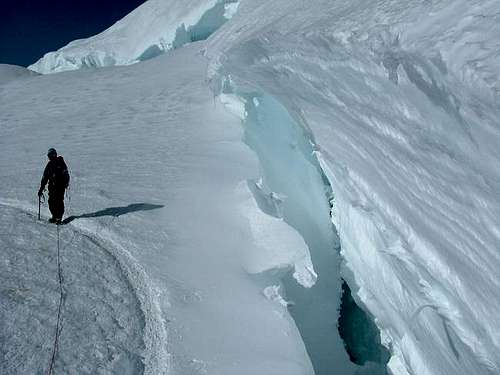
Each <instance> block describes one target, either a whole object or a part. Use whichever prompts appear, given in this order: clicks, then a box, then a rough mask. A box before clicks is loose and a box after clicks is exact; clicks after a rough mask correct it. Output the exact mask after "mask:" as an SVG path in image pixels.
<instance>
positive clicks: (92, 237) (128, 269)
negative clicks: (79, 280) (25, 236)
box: [0, 199, 170, 375]
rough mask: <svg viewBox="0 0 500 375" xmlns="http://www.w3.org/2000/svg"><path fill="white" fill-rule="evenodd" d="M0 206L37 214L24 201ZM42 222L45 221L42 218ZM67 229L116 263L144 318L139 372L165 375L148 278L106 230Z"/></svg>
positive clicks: (162, 331) (161, 331)
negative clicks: (74, 232)
mask: <svg viewBox="0 0 500 375" xmlns="http://www.w3.org/2000/svg"><path fill="white" fill-rule="evenodd" d="M0 205H4V206H7V207H11V208H16V209H18V210H21V211H25V212H29V213H31V214H32V215H33V217H35V215H36V214H37V211H36V210H35V207H33V206H32V205H30V204H29V203H27V202H20V201H15V200H11V199H0ZM44 220H46V218H44ZM70 226H71V229H72V230H74V231H76V232H77V233H79V234H80V235H81V236H83V237H85V238H87V239H88V240H89V241H90V242H92V243H94V244H95V245H97V246H98V247H99V248H101V249H102V250H104V251H105V252H107V253H109V254H110V255H111V256H112V257H113V258H114V259H115V260H116V261H117V263H118V265H119V268H120V270H121V271H122V273H123V275H124V276H125V277H126V279H127V280H128V282H129V283H130V286H131V287H132V290H133V292H134V294H135V296H136V298H137V300H138V301H139V303H140V308H141V311H142V314H143V318H144V327H143V332H142V335H143V341H144V345H145V348H144V352H143V353H142V355H143V357H144V358H143V362H144V370H143V373H144V374H145V375H153V374H167V373H168V371H169V361H170V359H169V354H168V351H167V348H166V343H167V332H166V327H165V325H164V321H163V318H162V316H161V309H160V307H159V302H158V297H157V294H158V293H157V292H156V291H155V287H154V286H153V285H152V283H151V281H150V280H149V278H148V276H147V275H146V273H145V272H144V270H143V269H141V267H140V265H139V264H138V263H137V261H136V260H135V259H134V258H133V257H132V255H131V254H130V253H129V252H128V251H127V250H126V249H124V248H123V247H122V246H120V245H119V244H118V242H116V241H114V240H113V236H115V234H113V232H112V230H111V229H110V228H105V227H101V228H93V226H92V225H89V223H82V222H75V223H73V224H70ZM63 228H64V227H63ZM97 233H98V234H97ZM72 241H73V240H72ZM69 262H71V260H69ZM124 370H125V369H124ZM129 370H130V369H129ZM129 370H127V371H129ZM115 371H116V369H115Z"/></svg>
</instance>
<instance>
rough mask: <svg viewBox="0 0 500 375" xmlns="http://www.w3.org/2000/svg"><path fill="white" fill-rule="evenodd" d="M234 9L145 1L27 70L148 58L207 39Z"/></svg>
mask: <svg viewBox="0 0 500 375" xmlns="http://www.w3.org/2000/svg"><path fill="white" fill-rule="evenodd" d="M237 7H238V1H235V0H188V1H179V0H149V1H147V2H145V3H144V4H142V5H141V6H139V7H138V8H137V9H135V10H134V11H133V12H131V13H130V14H128V15H127V16H126V17H124V18H123V19H121V20H120V21H118V22H116V23H115V24H114V25H112V26H111V27H110V28H108V29H106V30H105V31H103V32H102V33H100V34H98V35H95V36H93V37H90V38H87V39H80V40H75V41H73V42H71V43H69V44H68V45H67V46H65V47H63V48H61V49H59V50H58V51H54V52H49V53H47V54H45V55H44V56H43V57H42V58H41V59H40V60H38V61H37V62H36V63H34V64H33V65H30V66H29V67H28V68H29V69H31V70H33V71H36V72H39V73H42V74H48V73H57V72H62V71H67V70H76V69H81V68H96V67H103V66H113V65H129V64H133V63H135V62H138V61H143V60H147V59H150V58H153V57H155V56H158V55H159V54H162V53H164V52H165V51H168V50H170V49H173V48H177V47H180V46H182V45H183V44H185V43H188V42H191V41H196V40H201V39H206V38H207V37H208V36H210V35H211V34H212V33H213V32H214V31H215V30H217V29H218V28H219V27H220V26H221V25H222V24H224V23H225V22H226V21H227V20H228V19H230V18H231V17H232V16H233V15H234V13H235V12H236V9H237Z"/></svg>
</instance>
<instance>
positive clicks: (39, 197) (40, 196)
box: [38, 194, 45, 220]
mask: <svg viewBox="0 0 500 375" xmlns="http://www.w3.org/2000/svg"><path fill="white" fill-rule="evenodd" d="M42 198H43V199H44V200H45V197H44V195H43V194H42V195H39V196H38V220H40V206H41V205H42Z"/></svg>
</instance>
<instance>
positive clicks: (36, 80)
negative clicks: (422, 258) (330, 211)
mask: <svg viewBox="0 0 500 375" xmlns="http://www.w3.org/2000/svg"><path fill="white" fill-rule="evenodd" d="M201 47H202V45H193V46H192V47H187V48H186V47H185V48H182V49H179V50H178V51H176V53H175V54H171V55H165V56H161V57H158V58H157V59H153V60H149V61H147V62H143V63H141V64H136V65H132V66H126V67H115V68H112V69H102V70H92V71H89V70H82V71H76V72H65V73H60V74H54V75H48V76H37V77H32V78H25V79H22V80H14V81H11V82H9V83H7V84H5V85H4V86H3V87H2V88H3V91H2V100H1V101H0V123H1V124H2V126H1V127H0V132H1V133H0V144H1V151H0V153H1V155H2V156H1V158H0V176H1V177H0V179H1V181H2V184H3V190H2V202H4V203H5V202H7V203H8V202H14V204H15V205H16V206H19V205H21V206H28V207H31V208H30V210H31V211H34V210H35V209H36V199H35V198H36V189H37V185H38V183H39V179H40V175H41V173H42V170H43V167H44V163H45V160H44V159H45V152H46V148H47V147H51V146H55V147H57V148H58V150H59V152H60V153H61V154H62V155H63V156H64V157H65V159H66V161H67V163H68V166H69V168H70V172H71V174H72V187H71V201H70V202H69V203H68V201H67V202H66V203H67V215H69V216H76V218H75V219H74V220H73V221H71V223H70V224H67V225H66V226H63V227H62V228H61V231H62V234H63V237H62V239H61V240H62V244H63V246H66V243H67V241H68V240H69V239H70V238H71V235H72V233H73V232H74V231H75V229H74V228H75V227H76V228H81V227H82V226H83V227H84V228H83V229H85V231H86V233H87V232H88V233H89V236H90V237H89V238H91V239H92V240H95V241H97V242H98V243H103V244H106V245H104V246H103V247H104V248H105V249H108V251H109V249H116V252H114V251H113V252H110V253H108V255H107V258H106V259H108V260H107V261H108V262H111V263H114V264H115V265H116V264H117V263H116V262H118V264H120V267H118V269H117V272H116V275H114V274H112V273H111V272H109V274H107V275H102V273H103V271H99V270H98V269H96V270H95V273H96V274H95V275H93V276H94V279H95V280H96V281H92V280H94V279H92V280H88V283H89V284H87V281H86V283H82V282H78V281H75V282H71V283H70V280H72V279H70V278H69V277H70V275H75V276H74V277H76V275H77V274H78V273H79V272H81V270H80V269H81V267H83V264H84V263H82V262H83V261H81V260H79V259H80V258H74V257H72V256H70V255H71V253H66V252H64V253H63V254H64V264H63V272H64V274H65V275H68V278H66V279H65V288H66V291H67V295H68V300H69V299H70V298H72V297H71V296H74V297H75V298H76V296H77V295H78V293H79V291H81V293H84V294H85V293H94V290H95V292H96V293H97V292H99V290H100V288H101V286H100V285H99V283H100V282H99V281H97V280H99V278H102V277H109V278H110V279H111V280H112V283H114V284H115V285H116V286H115V287H114V288H115V289H116V293H118V294H120V293H121V294H123V293H125V290H124V289H125V288H126V285H127V284H128V285H131V286H132V287H133V288H132V290H131V291H130V292H128V293H129V294H130V297H129V298H131V299H135V300H136V301H138V303H136V306H137V305H138V307H139V308H140V314H138V313H137V312H134V311H127V312H126V313H127V314H131V316H132V317H134V319H136V320H137V319H139V321H140V319H141V316H143V317H144V318H143V319H144V320H145V321H146V325H145V326H144V328H143V329H142V331H141V330H139V331H136V330H134V334H135V335H136V336H137V335H138V336H139V337H138V338H137V340H139V339H140V340H139V341H138V344H137V345H136V346H135V347H133V350H131V351H130V352H128V351H127V350H126V348H125V347H123V348H121V349H120V350H121V351H120V350H118V349H117V352H118V353H121V352H125V353H128V354H127V356H125V358H129V357H131V358H142V360H143V362H144V363H143V366H144V368H145V373H147V374H162V373H167V372H168V371H171V372H172V373H182V374H198V373H199V374H202V373H209V374H214V373H218V374H234V373H238V374H255V373H262V374H276V375H279V374H282V373H283V371H285V372H286V373H287V374H311V373H313V371H312V368H311V364H310V361H309V358H308V356H307V353H306V351H305V348H304V345H303V343H302V340H301V338H300V335H299V333H298V331H297V328H296V327H295V324H294V322H293V320H292V319H291V317H290V316H289V315H288V313H287V312H286V308H285V307H284V306H281V305H279V304H276V303H275V302H273V301H269V300H268V299H267V298H266V297H265V295H264V294H263V290H264V289H265V288H266V287H267V286H270V285H275V284H276V279H275V277H272V276H271V275H262V276H259V279H258V281H256V280H254V278H253V277H252V276H250V275H249V274H248V273H247V272H246V271H245V269H244V264H245V259H246V260H248V262H253V260H252V254H254V253H256V254H258V252H259V251H261V248H258V245H256V244H255V243H256V242H258V241H260V239H259V238H255V237H253V234H252V229H251V227H250V225H249V223H248V219H247V217H245V216H244V215H243V214H242V212H241V208H242V206H241V204H242V203H243V202H242V201H241V195H240V193H238V186H239V184H240V183H241V182H242V181H245V180H247V179H252V178H256V177H258V168H257V163H256V160H255V158H254V157H253V153H252V152H251V151H250V150H249V149H248V148H247V147H246V146H245V145H244V144H243V143H242V142H241V136H242V134H241V124H240V120H238V119H237V118H236V117H234V116H232V115H231V114H229V113H227V111H226V110H225V109H224V106H223V105H222V104H217V103H215V105H214V102H213V97H212V94H211V93H210V90H209V88H208V87H207V86H206V84H205V80H204V79H205V73H206V62H205V60H204V58H203V57H202V56H201V54H200V53H199V49H200V48H201ZM48 92H49V93H50V95H47V93H48ZM14 160H15V163H16V165H23V173H18V172H17V169H16V167H13V164H12V163H13V162H14ZM248 198H250V197H248V196H247V197H246V198H245V199H248ZM4 203H2V204H4ZM142 203H147V204H154V205H161V206H163V207H161V208H156V209H151V210H142V209H140V208H139V209H138V210H137V211H135V210H133V209H132V210H130V208H129V209H127V207H129V205H130V204H142ZM2 207H4V206H2ZM9 207H11V206H7V207H6V208H5V209H4V208H2V214H1V215H2V222H3V223H6V224H3V225H2V235H1V237H2V240H3V241H11V240H12V241H23V242H24V243H25V245H23V246H21V247H19V251H18V254H22V256H23V257H22V258H12V257H10V256H9V255H10V254H11V252H5V251H2V252H1V254H0V259H1V262H11V263H14V264H16V263H19V262H20V260H21V259H23V262H24V264H27V265H29V266H30V267H31V268H33V269H35V270H39V272H41V273H43V277H44V279H51V280H57V279H56V277H57V275H56V274H55V273H54V268H53V267H54V265H53V264H51V268H50V269H43V268H41V267H42V264H40V265H39V266H38V265H37V262H36V260H37V259H38V258H43V257H45V258H46V259H45V260H46V262H50V261H52V260H53V259H54V258H53V257H54V254H55V248H54V246H55V241H54V234H55V230H56V229H55V227H53V226H49V225H48V224H43V225H40V224H39V223H37V221H36V220H35V218H34V217H31V218H25V214H24V213H23V211H16V210H12V209H10V208H9ZM110 207H111V208H113V207H115V209H108V210H106V209H107V208H110ZM132 207H134V206H132ZM117 209H118V211H120V212H123V214H122V215H120V216H117V217H114V216H112V212H116V210H117ZM42 210H43V211H42V213H43V216H44V219H46V218H47V214H48V213H47V207H46V206H42ZM103 210H104V212H103ZM128 210H130V212H128V213H127V211H128ZM82 215H83V217H78V216H82ZM255 215H256V218H257V220H267V219H266V215H265V214H263V213H259V215H260V217H259V216H257V214H255ZM24 218H25V219H24ZM272 220H273V221H275V219H272ZM276 225H279V226H280V227H281V230H282V232H283V233H282V234H281V235H280V236H278V235H276V236H274V244H275V245H279V243H278V241H282V240H286V241H287V243H290V244H294V243H297V245H294V246H297V251H298V250H300V251H301V252H306V251H307V249H306V248H304V247H303V246H304V244H303V242H300V237H298V235H296V234H295V233H294V232H293V231H292V230H290V229H289V228H287V229H285V226H286V225H285V224H284V223H282V222H279V223H276ZM9 226H16V228H17V229H16V231H15V232H12V231H9V230H8V229H7V228H8V227H9ZM35 230H36V232H35V234H34V235H31V234H30V233H32V232H34V231H35ZM77 230H79V229H77ZM16 233H18V234H16ZM42 236H43V237H44V240H43V241H41V240H40V237H42ZM287 236H290V239H288V237H287ZM75 241H77V242H74V243H73V245H72V246H74V247H72V248H71V249H72V251H82V252H83V253H82V254H84V253H87V254H93V253H92V248H88V247H87V242H88V241H85V240H80V239H78V238H77V239H76V240H75ZM44 244H45V246H46V252H44V253H43V254H39V253H37V254H36V256H35V255H34V254H33V255H32V254H31V253H33V252H40V250H39V249H40V247H41V246H44ZM299 245H300V249H299V248H298V246H299ZM266 246H269V247H273V236H272V233H270V234H269V238H268V239H267V241H266ZM79 249H81V250H79ZM66 251H67V250H66ZM44 254H45V255H44ZM126 254H129V256H126ZM90 256H91V255H89V256H87V258H90ZM100 257H101V255H100V254H95V259H89V260H88V261H89V265H92V264H94V263H97V262H103V261H104V260H100ZM123 257H125V258H126V259H129V260H130V262H128V261H126V262H125V263H126V264H129V263H132V264H133V265H134V267H135V268H136V269H138V270H139V271H140V272H139V271H138V273H137V278H135V277H134V278H130V277H128V276H127V273H120V272H119V270H120V269H123V266H122V262H121V260H120V259H121V258H123ZM113 259H115V260H113ZM286 262H287V263H288V264H290V265H292V264H293V260H288V261H286ZM254 263H255V262H254ZM2 264H3V263H2ZM268 266H269V267H272V265H271V263H269V262H268ZM279 266H281V264H275V267H279ZM39 267H40V268H39ZM9 270H10V273H4V272H2V274H1V276H0V278H1V279H2V281H1V282H0V285H2V290H4V289H6V288H14V286H8V287H7V286H6V287H4V285H7V284H6V283H5V277H9V280H12V281H11V282H10V283H11V284H13V285H18V286H16V287H17V288H19V287H22V285H23V282H22V280H24V279H27V280H28V281H29V282H30V283H32V284H34V283H36V279H34V275H35V274H36V272H35V273H32V274H28V275H26V274H25V270H26V268H25V267H22V266H21V265H18V266H17V268H12V267H11V268H9ZM71 277H73V276H71ZM127 279H128V280H129V281H128V282H126V280H127ZM135 279H136V280H137V281H136V282H133V281H134V280H135ZM120 280H122V281H121V282H120ZM131 280H132V281H131ZM136 285H144V286H148V288H147V289H144V288H142V289H141V288H136V287H135V286H136ZM47 288H52V289H51V291H50V293H55V292H56V291H57V285H56V284H55V282H52V283H51V284H49V285H48V286H47ZM46 294H47V295H40V293H39V295H37V299H38V300H40V301H43V305H42V306H30V305H26V304H23V303H18V304H16V305H15V307H17V309H19V311H24V313H23V314H33V313H34V312H35V311H38V310H40V313H41V314H43V315H44V316H46V317H47V318H46V321H44V327H43V330H42V329H41V328H40V329H38V330H30V327H28V326H25V325H20V324H16V325H15V326H14V325H10V323H9V326H8V329H9V330H14V329H15V330H16V336H11V335H7V334H6V335H3V334H2V344H1V348H2V349H1V350H2V353H5V351H6V350H8V349H7V348H9V347H10V345H12V344H13V343H14V341H13V340H16V337H17V338H18V339H17V340H24V344H23V345H24V347H23V351H22V352H21V351H19V352H17V356H16V357H15V358H13V359H12V362H11V361H10V360H9V361H2V366H7V367H6V368H10V367H9V366H16V365H18V364H19V362H22V361H25V358H27V357H30V356H32V355H33V353H36V357H35V358H36V359H34V360H32V361H26V371H25V372H27V373H36V372H37V371H41V372H45V371H46V369H47V368H46V365H47V364H48V360H49V359H50V350H49V347H50V341H51V340H52V332H53V330H54V329H55V323H56V321H55V316H54V311H57V304H56V303H55V301H54V299H53V298H51V297H50V295H51V294H48V293H46ZM0 296H1V297H0V298H2V299H1V300H0V301H1V302H0V306H2V309H4V308H5V306H10V304H11V303H12V302H9V301H10V299H9V298H10V297H9V295H8V291H4V292H2V293H1V294H0ZM82 303H84V302H83V301H82ZM106 303H112V301H109V302H106ZM87 304H88V309H83V310H82V311H81V312H80V313H81V314H82V316H83V318H82V319H89V320H90V321H91V322H90V323H89V324H90V325H91V326H90V327H89V329H91V330H92V329H94V328H93V327H94V326H93V324H95V323H92V320H91V317H92V314H93V311H94V310H95V309H99V308H100V307H99V306H95V307H94V304H97V305H100V304H102V302H99V301H95V302H94V301H92V302H88V303H87ZM151 306H152V307H154V306H158V308H159V310H160V311H159V316H158V315H156V313H155V310H154V308H153V309H151V308H150V307H151ZM121 308H125V305H122V306H121ZM10 311H12V309H11V310H9V312H6V314H10ZM19 313H20V312H19ZM124 313H125V312H123V314H124ZM113 314H114V312H113V311H110V312H109V313H107V312H106V311H104V312H102V313H100V314H99V316H100V317H101V319H104V321H105V322H107V321H112V320H113V316H114V315H113ZM134 314H135V315H134ZM63 316H64V319H65V320H66V321H68V320H69V321H72V320H73V319H75V318H76V316H74V313H73V310H72V309H71V308H70V307H69V306H66V307H65V309H64V311H63ZM11 318H12V317H11ZM147 322H149V325H148V323H147ZM12 324H14V323H12ZM103 324H104V327H103V331H102V335H103V336H105V337H108V336H109V335H110V333H109V332H112V329H113V326H112V325H111V326H108V325H107V323H103ZM162 327H163V328H162ZM132 328H133V326H132V325H130V327H128V328H127V329H132ZM75 329H76V328H75ZM163 329H166V330H167V333H166V339H165V337H164V336H163V334H162V330H163ZM72 332H74V330H73V329H69V328H68V329H67V326H66V328H63V331H62V334H61V335H62V336H61V340H62V342H64V345H61V347H60V349H59V356H58V357H57V362H56V364H57V366H56V369H57V371H58V372H62V373H67V372H68V371H71V368H73V367H72V366H75V365H76V364H77V363H78V362H77V361H76V360H75V361H73V360H71V359H69V358H70V357H71V356H72V355H76V354H77V353H78V352H79V351H80V345H83V344H85V342H89V340H90V339H91V338H90V337H89V338H88V339H87V338H86V339H85V340H84V341H82V342H81V341H80V339H79V338H78V337H76V336H74V335H72ZM82 334H84V332H82ZM31 335H34V336H35V337H38V338H39V339H40V340H46V342H45V343H44V344H43V346H42V347H41V348H37V347H36V346H35V345H30V344H29V343H28V341H26V338H27V337H29V336H31ZM99 337H100V336H99ZM122 338H123V340H125V342H128V339H127V337H125V336H123V334H122V336H120V338H116V340H114V339H113V337H112V335H111V337H109V338H108V340H107V346H104V347H100V346H97V344H96V347H89V348H88V350H89V353H92V355H94V356H96V357H99V356H101V357H99V358H98V360H96V361H95V362H93V363H92V364H89V366H98V365H99V363H104V365H105V367H99V370H96V372H93V371H92V370H88V371H87V370H85V369H84V368H82V369H81V370H80V371H81V372H82V373H106V372H105V371H110V372H111V373H122V372H120V371H118V370H112V369H110V366H112V363H110V361H112V359H111V358H110V357H109V356H108V354H107V353H108V351H109V350H110V349H109V347H110V346H115V347H116V346H119V345H120V344H119V341H118V340H119V339H122ZM96 342H97V341H96ZM129 345H133V342H130V343H129ZM165 345H166V346H167V348H166V349H167V350H168V352H169V354H170V359H169V358H168V357H166V356H164V352H162V351H161V350H162V348H163V347H164V346H165ZM141 348H144V352H142V351H141V350H142V349H141ZM148 349H149V350H148ZM162 353H163V354H162ZM9 358H10V357H9ZM66 358H68V359H66ZM139 363H140V362H139ZM4 368H5V367H4ZM91 368H94V367H91ZM106 369H109V370H106ZM169 369H170V370H169ZM6 371H7V370H6ZM1 372H2V373H3V372H4V371H3V369H2V371H1ZM7 373H8V371H7Z"/></svg>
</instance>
